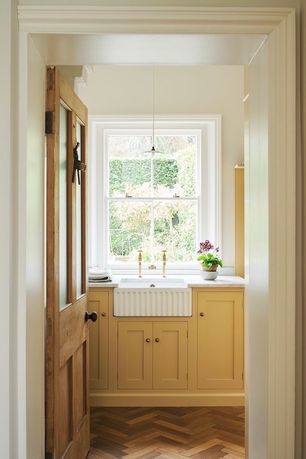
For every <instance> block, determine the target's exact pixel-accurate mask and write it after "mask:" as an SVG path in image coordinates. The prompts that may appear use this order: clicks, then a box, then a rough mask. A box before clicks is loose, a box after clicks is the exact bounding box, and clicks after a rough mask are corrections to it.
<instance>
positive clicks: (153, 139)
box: [152, 65, 155, 149]
mask: <svg viewBox="0 0 306 459" xmlns="http://www.w3.org/2000/svg"><path fill="white" fill-rule="evenodd" d="M152 79H153V84H152V112H153V129H152V148H153V149H155V65H153V73H152Z"/></svg>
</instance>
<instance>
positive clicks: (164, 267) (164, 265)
mask: <svg viewBox="0 0 306 459" xmlns="http://www.w3.org/2000/svg"><path fill="white" fill-rule="evenodd" d="M162 254H163V277H166V263H167V250H162Z"/></svg>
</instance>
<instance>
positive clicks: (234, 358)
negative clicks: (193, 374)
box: [196, 289, 243, 389]
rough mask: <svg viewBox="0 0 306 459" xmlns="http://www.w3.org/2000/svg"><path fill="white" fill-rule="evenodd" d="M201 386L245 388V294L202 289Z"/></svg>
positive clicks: (198, 297) (199, 321) (199, 328)
mask: <svg viewBox="0 0 306 459" xmlns="http://www.w3.org/2000/svg"><path fill="white" fill-rule="evenodd" d="M196 305H197V308H196V310H197V387H198V389H241V388H243V292H241V291H240V292H239V291H220V290H219V291H216V290H214V291H213V290H206V291H205V290H204V289H203V290H198V291H197V292H196Z"/></svg>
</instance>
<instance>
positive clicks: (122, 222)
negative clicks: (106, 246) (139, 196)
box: [109, 202, 151, 262]
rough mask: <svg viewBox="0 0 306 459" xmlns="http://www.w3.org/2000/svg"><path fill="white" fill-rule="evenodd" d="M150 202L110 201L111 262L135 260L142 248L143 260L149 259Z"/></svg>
mask: <svg viewBox="0 0 306 459" xmlns="http://www.w3.org/2000/svg"><path fill="white" fill-rule="evenodd" d="M150 219H151V204H150V203H142V202H141V203H139V202H111V203H110V205H109V243H110V258H111V261H112V262H115V261H128V262H135V261H136V260H137V251H138V250H139V249H142V250H143V259H144V261H146V260H149V256H150V252H151V245H150V229H151V225H150Z"/></svg>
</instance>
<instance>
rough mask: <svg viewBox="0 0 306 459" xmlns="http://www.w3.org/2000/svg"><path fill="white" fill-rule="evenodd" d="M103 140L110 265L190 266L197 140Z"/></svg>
mask: <svg viewBox="0 0 306 459" xmlns="http://www.w3.org/2000/svg"><path fill="white" fill-rule="evenodd" d="M151 148H152V137H151V136H148V135H140V134H139V135H135V134H131V135H127V134H123V135H119V134H118V135H117V134H115V135H113V134H109V135H108V136H107V157H108V185H107V189H108V199H107V201H108V203H107V209H108V239H109V255H108V261H109V262H110V263H117V262H124V261H125V262H129V263H131V262H136V260H137V251H138V250H140V249H141V250H142V251H143V261H144V262H146V261H147V262H151V263H153V262H155V261H158V260H159V259H160V256H161V253H162V250H167V252H168V259H169V261H171V262H188V261H192V260H194V256H195V251H196V239H197V237H196V236H197V230H198V223H199V222H198V213H197V209H198V199H199V196H198V190H197V188H198V186H197V185H198V184H197V171H196V164H197V153H198V136H197V135H192V134H189V135H187V134H184V133H182V132H180V131H179V130H173V133H170V134H169V132H166V133H164V134H163V133H162V132H159V133H158V134H157V135H156V137H155V149H156V152H155V153H154V154H152V153H151Z"/></svg>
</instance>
